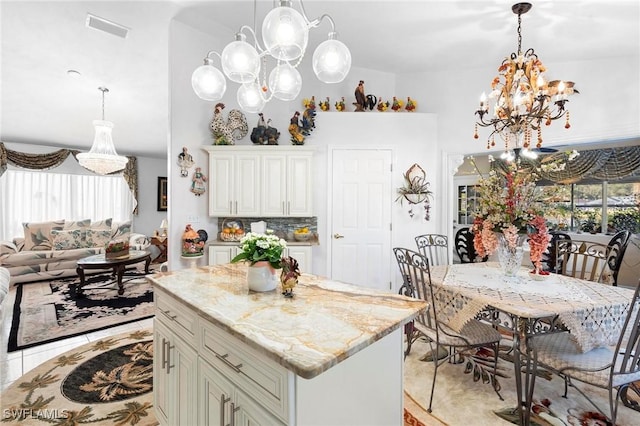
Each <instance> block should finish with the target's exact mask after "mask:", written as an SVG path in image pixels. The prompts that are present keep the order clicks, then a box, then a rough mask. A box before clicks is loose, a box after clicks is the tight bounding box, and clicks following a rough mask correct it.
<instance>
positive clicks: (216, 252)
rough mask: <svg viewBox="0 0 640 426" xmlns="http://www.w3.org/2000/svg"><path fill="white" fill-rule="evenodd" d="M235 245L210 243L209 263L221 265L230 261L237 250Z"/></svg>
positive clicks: (236, 253)
mask: <svg viewBox="0 0 640 426" xmlns="http://www.w3.org/2000/svg"><path fill="white" fill-rule="evenodd" d="M239 251H240V250H239V248H238V247H237V246H230V245H213V244H212V245H210V246H209V265H223V264H225V263H229V262H231V259H233V258H234V257H236V256H237V255H238V252H239Z"/></svg>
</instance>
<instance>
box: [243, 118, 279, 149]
mask: <svg viewBox="0 0 640 426" xmlns="http://www.w3.org/2000/svg"><path fill="white" fill-rule="evenodd" d="M258 115H259V116H260V118H259V119H258V125H257V126H256V127H254V128H253V130H252V131H251V137H250V138H251V142H253V143H254V144H256V145H265V144H266V145H278V138H279V137H280V132H279V131H278V129H276V128H275V127H271V119H269V120H268V121H267V124H265V123H264V115H263V114H262V113H258Z"/></svg>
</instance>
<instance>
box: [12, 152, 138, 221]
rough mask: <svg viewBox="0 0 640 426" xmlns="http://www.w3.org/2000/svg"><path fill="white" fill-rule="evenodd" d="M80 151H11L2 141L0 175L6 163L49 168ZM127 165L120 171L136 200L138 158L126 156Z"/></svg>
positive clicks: (134, 212) (134, 211) (43, 168)
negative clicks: (45, 152)
mask: <svg viewBox="0 0 640 426" xmlns="http://www.w3.org/2000/svg"><path fill="white" fill-rule="evenodd" d="M78 153H80V151H79V150H76V149H59V150H57V151H54V152H51V153H48V154H30V153H26V152H18V151H13V150H11V149H7V148H6V147H5V146H4V143H3V142H0V176H2V175H3V174H4V172H5V171H6V170H7V164H12V165H14V166H16V167H21V168H23V169H32V170H49V169H53V168H55V167H58V166H60V165H61V164H62V163H64V161H65V160H66V159H67V157H69V155H73V158H74V159H75V160H76V161H77V160H78V159H77V158H76V155H78ZM127 159H128V160H129V161H127V165H126V166H125V168H124V170H123V171H122V176H123V177H124V180H125V181H126V182H127V184H128V185H129V188H130V189H131V193H132V194H133V198H134V199H135V200H136V202H137V201H138V160H137V158H136V157H133V156H127ZM118 173H120V172H114V173H110V174H118ZM133 214H135V215H137V214H138V206H137V205H136V208H135V209H134V210H133Z"/></svg>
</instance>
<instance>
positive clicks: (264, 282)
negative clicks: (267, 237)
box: [247, 261, 279, 292]
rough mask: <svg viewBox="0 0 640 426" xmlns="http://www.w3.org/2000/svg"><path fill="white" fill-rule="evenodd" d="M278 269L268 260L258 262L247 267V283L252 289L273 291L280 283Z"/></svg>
mask: <svg viewBox="0 0 640 426" xmlns="http://www.w3.org/2000/svg"><path fill="white" fill-rule="evenodd" d="M278 282H279V281H278V276H277V275H276V270H275V269H273V267H272V266H271V265H270V264H269V262H267V261H263V262H256V263H255V264H253V265H250V266H249V267H248V268H247V284H248V285H249V290H252V291H259V292H264V291H271V290H274V289H275V288H276V286H277V285H278Z"/></svg>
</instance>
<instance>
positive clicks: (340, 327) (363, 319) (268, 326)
mask: <svg viewBox="0 0 640 426" xmlns="http://www.w3.org/2000/svg"><path fill="white" fill-rule="evenodd" d="M246 268H247V266H246V264H244V263H238V264H226V265H217V266H207V267H202V268H191V269H182V270H176V271H169V272H163V273H158V274H154V275H152V276H150V278H151V281H152V282H153V284H154V287H158V288H160V289H162V290H164V291H165V292H167V293H169V294H171V295H173V296H174V297H175V298H176V299H178V300H179V301H181V302H183V303H185V304H186V305H188V306H190V307H191V308H192V309H194V310H195V311H196V312H198V313H199V314H200V315H201V316H202V317H203V318H205V319H207V320H209V321H211V322H212V323H213V324H215V325H216V326H218V327H220V328H222V329H223V330H225V331H227V332H228V333H230V334H231V335H233V336H235V337H236V338H238V339H240V340H241V341H243V342H245V343H246V344H248V345H249V346H251V347H252V348H254V349H256V350H258V351H259V352H260V353H262V354H264V355H265V356H267V357H269V358H270V359H272V360H274V361H275V362H277V363H279V364H280V365H282V366H284V367H285V368H287V369H288V370H290V371H292V372H294V373H295V374H297V375H298V376H300V377H303V378H306V379H310V378H312V377H315V376H317V375H318V374H320V373H322V372H324V371H326V370H328V369H329V368H331V367H332V366H334V365H336V364H337V363H339V362H340V361H343V360H345V359H347V358H349V357H350V356H352V355H354V354H355V353H357V352H358V351H360V350H362V349H364V348H366V347H367V346H369V345H371V344H372V343H374V342H376V341H377V340H380V339H381V338H383V337H384V336H386V335H387V334H389V333H391V332H392V331H394V330H396V329H398V328H400V327H401V326H402V325H404V324H406V323H407V322H409V321H410V320H412V319H413V318H414V317H415V316H416V315H417V314H418V313H419V312H420V311H422V310H424V309H425V308H426V306H427V305H426V303H425V302H424V301H421V300H417V299H412V298H408V297H405V296H400V295H397V294H391V293H387V292H383V291H379V290H374V289H367V288H364V287H358V286H355V285H350V284H345V283H341V282H338V281H331V280H328V279H326V278H322V277H318V276H315V275H310V274H302V276H301V277H300V279H299V284H298V285H297V286H296V287H295V288H294V297H293V298H285V297H284V296H282V294H280V290H279V289H276V290H274V291H270V292H265V293H255V292H249V289H248V287H247V284H246ZM401 350H402V349H401V348H400V347H398V351H401Z"/></svg>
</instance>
